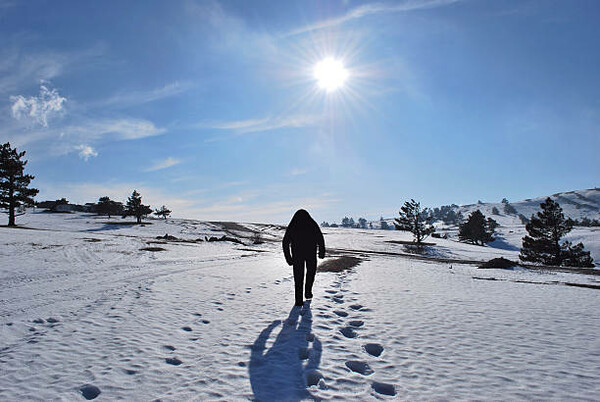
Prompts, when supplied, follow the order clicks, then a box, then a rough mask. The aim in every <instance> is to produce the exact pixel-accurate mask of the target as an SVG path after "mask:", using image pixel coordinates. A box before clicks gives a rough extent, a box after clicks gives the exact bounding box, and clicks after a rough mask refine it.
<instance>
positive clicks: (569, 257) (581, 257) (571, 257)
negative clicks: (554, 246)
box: [562, 241, 594, 268]
mask: <svg viewBox="0 0 600 402" xmlns="http://www.w3.org/2000/svg"><path fill="white" fill-rule="evenodd" d="M564 246H565V248H566V253H565V256H564V259H563V261H562V265H564V266H566V267H584V268H594V260H593V259H592V256H590V252H589V251H585V250H584V249H583V243H577V244H576V245H574V246H573V245H572V244H571V242H570V241H565V244H564Z"/></svg>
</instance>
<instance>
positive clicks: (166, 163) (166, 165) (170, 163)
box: [145, 157, 181, 172]
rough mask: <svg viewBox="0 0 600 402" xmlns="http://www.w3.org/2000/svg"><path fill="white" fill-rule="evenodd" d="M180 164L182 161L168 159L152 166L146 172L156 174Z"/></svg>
mask: <svg viewBox="0 0 600 402" xmlns="http://www.w3.org/2000/svg"><path fill="white" fill-rule="evenodd" d="M180 163H181V160H180V159H175V158H171V157H168V158H167V159H165V160H163V161H159V162H156V163H155V164H154V165H152V166H150V167H149V168H147V169H146V170H145V171H146V172H154V171H156V170H162V169H166V168H170V167H171V166H175V165H178V164H180Z"/></svg>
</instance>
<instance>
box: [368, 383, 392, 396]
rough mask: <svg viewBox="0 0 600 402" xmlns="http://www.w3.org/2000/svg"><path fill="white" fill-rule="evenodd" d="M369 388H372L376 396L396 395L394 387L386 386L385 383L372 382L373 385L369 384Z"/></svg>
mask: <svg viewBox="0 0 600 402" xmlns="http://www.w3.org/2000/svg"><path fill="white" fill-rule="evenodd" d="M371 388H373V391H375V392H377V393H378V394H382V395H388V396H394V395H396V387H394V385H392V384H388V383H385V382H377V381H373V384H371Z"/></svg>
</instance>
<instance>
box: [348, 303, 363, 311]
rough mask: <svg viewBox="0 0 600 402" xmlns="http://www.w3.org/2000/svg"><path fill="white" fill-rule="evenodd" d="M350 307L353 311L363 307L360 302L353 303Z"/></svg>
mask: <svg viewBox="0 0 600 402" xmlns="http://www.w3.org/2000/svg"><path fill="white" fill-rule="evenodd" d="M350 308H351V309H352V310H355V311H357V310H362V309H363V305H362V304H353V305H351V306H350Z"/></svg>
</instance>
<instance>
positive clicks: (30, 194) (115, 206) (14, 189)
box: [0, 142, 171, 226]
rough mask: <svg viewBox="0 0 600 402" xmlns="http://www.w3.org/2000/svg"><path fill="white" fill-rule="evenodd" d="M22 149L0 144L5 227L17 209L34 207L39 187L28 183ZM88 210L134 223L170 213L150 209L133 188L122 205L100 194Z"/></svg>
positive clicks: (54, 207)
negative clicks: (126, 219) (147, 217)
mask: <svg viewBox="0 0 600 402" xmlns="http://www.w3.org/2000/svg"><path fill="white" fill-rule="evenodd" d="M25 153H26V152H25V151H22V152H18V151H17V149H16V148H12V147H11V146H10V143H9V142H7V143H5V144H2V145H1V146H0V208H2V209H5V210H7V213H8V226H16V222H15V218H16V217H17V216H19V215H21V213H18V211H19V209H21V208H24V207H32V206H35V205H36V203H35V200H34V197H35V196H36V195H37V194H38V193H39V190H38V189H36V188H33V187H31V186H30V184H31V181H32V180H33V179H34V178H35V177H34V176H32V175H30V174H25V166H26V165H27V161H26V160H23V157H24V156H25ZM68 204H69V202H68V201H67V199H66V198H61V199H59V200H56V201H54V202H51V205H49V209H50V210H51V211H57V210H58V209H59V207H60V206H61V205H68ZM92 211H93V212H96V213H98V214H99V215H107V216H109V217H110V216H112V215H117V216H118V215H121V217H123V218H126V217H128V216H133V217H135V218H136V222H137V223H141V222H142V218H144V217H146V216H148V215H150V214H151V213H153V214H154V215H156V216H158V217H162V218H164V219H167V217H168V216H170V215H171V210H169V209H168V208H167V207H166V206H164V205H163V206H162V207H161V208H159V209H155V210H154V211H153V210H152V209H151V208H150V206H149V205H145V204H143V203H142V196H141V195H140V193H138V192H137V190H133V193H132V194H131V196H130V197H129V198H128V199H127V202H126V204H125V205H123V204H122V203H120V202H117V201H113V200H111V199H110V198H109V197H100V199H99V200H98V203H96V204H94V205H92Z"/></svg>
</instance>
